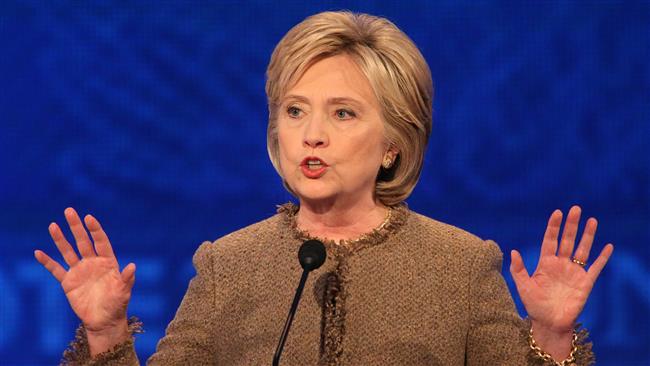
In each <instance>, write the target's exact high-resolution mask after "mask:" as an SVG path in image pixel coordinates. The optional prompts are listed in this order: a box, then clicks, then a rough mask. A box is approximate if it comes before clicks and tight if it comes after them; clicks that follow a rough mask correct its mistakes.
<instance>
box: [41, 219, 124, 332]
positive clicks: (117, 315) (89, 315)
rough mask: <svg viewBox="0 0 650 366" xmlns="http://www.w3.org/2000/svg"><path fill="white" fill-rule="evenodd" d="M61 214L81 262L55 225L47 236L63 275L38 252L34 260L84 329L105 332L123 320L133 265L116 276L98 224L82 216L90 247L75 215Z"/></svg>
mask: <svg viewBox="0 0 650 366" xmlns="http://www.w3.org/2000/svg"><path fill="white" fill-rule="evenodd" d="M65 214H66V219H67V220H68V223H69V224H70V229H71V231H72V233H73V235H74V237H75V240H76V242H77V248H78V249H79V253H80V254H81V259H79V257H78V256H77V254H76V252H75V251H74V249H72V246H71V245H70V244H69V243H68V241H67V240H66V239H65V237H64V236H63V233H62V232H61V229H60V228H59V227H58V225H56V224H51V225H50V227H49V230H50V235H51V236H52V239H53V240H54V242H55V244H56V246H57V248H58V249H59V252H61V255H62V256H63V259H64V260H65V262H66V263H67V264H68V265H69V266H70V268H69V269H68V270H67V271H66V270H65V269H64V268H63V267H62V266H61V265H60V264H59V263H58V262H56V261H54V260H53V259H52V258H50V257H49V256H48V255H47V254H45V253H44V252H42V251H40V250H37V251H36V252H35V256H36V259H37V260H38V261H39V262H40V263H41V264H42V265H43V266H45V268H47V269H48V270H49V271H50V272H51V273H52V275H53V276H54V277H55V278H56V279H57V280H58V281H59V282H60V283H61V287H63V291H64V292H65V294H66V296H67V298H68V301H69V302H70V306H71V307H72V309H73V310H74V312H75V313H76V314H77V316H78V317H79V318H80V319H81V321H82V322H83V323H84V325H85V326H86V328H87V329H90V330H101V329H105V328H109V327H111V326H113V325H114V324H115V323H117V322H119V321H120V320H122V319H125V318H126V308H127V305H128V302H129V299H130V297H131V288H132V287H133V283H134V281H135V265H133V264H129V265H128V266H127V267H126V268H124V270H123V271H122V272H121V273H120V269H119V264H118V262H117V259H116V258H115V255H114V254H113V249H112V247H111V244H110V242H109V240H108V237H107V236H106V234H105V233H104V231H103V230H102V228H101V226H100V225H99V222H98V221H97V220H96V219H94V218H93V217H91V216H90V215H89V216H86V226H87V227H88V229H89V230H90V234H91V235H92V238H93V240H94V243H93V242H91V241H90V238H89V237H88V234H87V233H86V230H85V229H84V227H83V224H82V223H81V220H80V219H79V216H78V215H77V213H76V212H75V211H74V210H73V209H71V208H69V209H67V210H66V211H65Z"/></svg>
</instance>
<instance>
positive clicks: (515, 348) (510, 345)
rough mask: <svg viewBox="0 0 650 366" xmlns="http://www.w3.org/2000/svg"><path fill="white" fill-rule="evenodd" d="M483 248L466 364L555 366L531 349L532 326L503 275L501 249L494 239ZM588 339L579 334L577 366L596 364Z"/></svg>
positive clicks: (473, 283)
mask: <svg viewBox="0 0 650 366" xmlns="http://www.w3.org/2000/svg"><path fill="white" fill-rule="evenodd" d="M479 248H480V249H479V253H478V255H476V257H475V259H474V265H473V267H472V273H471V274H470V284H469V288H470V297H469V298H470V304H469V306H470V309H469V311H470V314H471V321H470V329H469V333H468V336H467V351H466V364H467V365H468V366H478V365H546V364H548V365H553V364H552V363H544V361H543V360H542V359H540V358H538V357H537V356H536V355H535V354H534V352H532V350H531V349H530V347H529V346H528V331H529V329H530V323H529V322H528V321H525V320H522V319H521V318H520V316H519V314H518V313H517V310H516V308H515V304H514V302H513V300H512V297H511V295H510V292H509V291H508V286H507V285H506V282H505V280H504V278H503V276H502V275H501V264H502V261H503V258H502V257H503V255H502V253H501V250H500V249H499V247H498V246H497V244H496V243H495V242H493V241H491V240H487V241H486V242H484V243H482V244H481V245H480V246H479ZM586 337H587V332H586V331H585V330H582V331H580V332H579V334H578V344H577V345H578V352H576V362H575V365H577V366H586V365H590V364H592V363H593V361H594V356H593V353H592V351H591V343H586ZM560 361H561V360H560Z"/></svg>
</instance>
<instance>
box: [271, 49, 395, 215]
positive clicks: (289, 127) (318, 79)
mask: <svg viewBox="0 0 650 366" xmlns="http://www.w3.org/2000/svg"><path fill="white" fill-rule="evenodd" d="M277 124H278V142H279V147H280V168H281V171H282V175H283V177H284V179H285V180H286V182H287V183H288V185H289V187H291V189H292V190H293V191H294V192H295V193H296V194H297V195H298V198H299V199H300V200H301V201H304V200H308V201H314V202H315V201H323V200H325V201H331V200H339V199H344V200H345V201H342V202H346V203H348V204H353V203H355V202H358V201H359V200H366V199H370V200H373V202H374V190H375V180H376V178H377V172H378V171H379V167H380V165H381V162H382V160H383V157H384V154H385V153H386V151H387V149H388V143H387V141H386V139H385V137H384V125H383V122H382V120H381V113H380V107H379V103H378V101H377V99H376V98H375V95H374V93H373V91H372V88H371V87H370V83H369V81H368V80H367V79H366V77H365V76H364V75H363V74H362V73H361V71H360V70H359V68H358V67H357V66H356V64H355V63H354V62H353V61H352V60H351V59H350V58H349V56H347V55H338V56H333V57H329V58H326V59H323V60H321V61H319V62H317V63H315V64H314V65H312V66H311V67H310V68H309V69H307V71H306V72H305V74H304V75H303V76H302V77H301V78H300V80H298V82H297V83H296V85H294V86H293V87H292V88H291V89H290V90H289V91H288V92H287V94H286V96H285V97H284V98H283V100H282V101H281V105H280V110H279V113H278V122H277Z"/></svg>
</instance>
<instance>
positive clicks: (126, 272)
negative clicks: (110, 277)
mask: <svg viewBox="0 0 650 366" xmlns="http://www.w3.org/2000/svg"><path fill="white" fill-rule="evenodd" d="M121 276H122V281H124V282H125V283H126V284H127V288H128V289H129V291H131V289H132V288H133V284H134V283H135V263H129V264H128V265H127V266H126V267H124V269H123V270H122V274H121Z"/></svg>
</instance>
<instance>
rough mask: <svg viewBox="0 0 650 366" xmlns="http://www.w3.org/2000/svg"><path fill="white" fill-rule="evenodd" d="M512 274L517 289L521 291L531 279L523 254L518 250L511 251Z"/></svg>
mask: <svg viewBox="0 0 650 366" xmlns="http://www.w3.org/2000/svg"><path fill="white" fill-rule="evenodd" d="M510 274H511V275H512V279H513V280H514V281H515V285H516V286H517V291H519V292H520V293H521V292H522V290H523V289H525V288H526V287H527V286H526V285H527V283H528V281H529V280H530V276H529V275H528V271H527V270H526V266H525V265H524V260H523V259H522V258H521V254H519V252H518V251H516V250H512V251H510Z"/></svg>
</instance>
